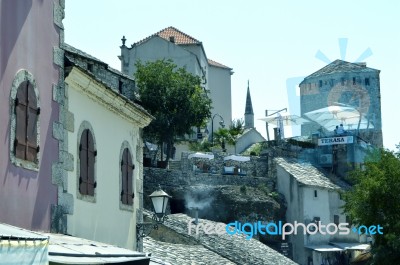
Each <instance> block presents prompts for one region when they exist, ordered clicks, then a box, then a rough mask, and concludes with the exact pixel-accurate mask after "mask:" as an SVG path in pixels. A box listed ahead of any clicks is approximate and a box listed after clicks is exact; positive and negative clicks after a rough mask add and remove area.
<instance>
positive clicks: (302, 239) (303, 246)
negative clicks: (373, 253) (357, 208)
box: [273, 157, 369, 265]
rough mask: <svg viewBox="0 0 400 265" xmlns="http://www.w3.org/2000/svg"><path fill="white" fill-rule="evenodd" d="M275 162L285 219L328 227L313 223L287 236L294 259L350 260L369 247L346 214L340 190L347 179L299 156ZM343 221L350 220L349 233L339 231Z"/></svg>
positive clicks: (318, 261) (345, 186)
mask: <svg viewBox="0 0 400 265" xmlns="http://www.w3.org/2000/svg"><path fill="white" fill-rule="evenodd" d="M273 162H274V164H275V174H276V179H277V190H278V192H279V193H281V194H283V195H284V196H285V199H286V203H287V210H286V222H287V223H290V224H292V225H294V224H295V222H297V223H302V224H304V225H306V226H307V227H308V226H309V225H310V224H312V225H314V224H318V222H321V225H325V226H326V230H324V229H322V230H317V229H315V226H314V227H310V229H308V228H307V229H308V230H306V231H305V229H304V228H302V227H301V226H299V228H298V230H297V234H294V235H289V236H288V237H287V238H286V240H287V242H288V243H289V244H290V247H291V252H292V257H293V260H294V261H295V262H297V263H299V264H307V265H310V264H349V260H350V259H351V258H354V257H355V256H356V255H358V254H360V252H361V251H363V250H365V249H367V248H368V246H369V245H368V244H366V243H367V237H366V236H365V235H361V236H360V235H359V234H358V233H354V232H353V231H352V230H351V224H350V220H349V219H348V217H347V216H346V215H344V214H343V209H342V206H343V205H344V201H343V200H342V198H341V195H340V192H342V191H344V190H347V189H348V188H349V187H350V186H349V185H348V184H347V183H346V182H344V181H343V180H341V179H340V178H338V177H336V176H335V175H333V174H329V173H328V172H327V171H324V170H323V169H321V168H317V167H315V166H313V165H312V164H310V163H309V162H304V161H302V160H300V159H295V158H282V157H276V158H274V160H273ZM340 223H349V225H346V226H343V227H345V228H346V229H348V232H347V234H346V233H343V234H340V233H339V232H342V228H341V227H342V225H340ZM339 225H340V226H339ZM339 229H340V231H339ZM289 230H290V228H288V231H289ZM328 230H329V233H328ZM321 231H322V232H321ZM343 231H344V230H343ZM335 262H339V263H335Z"/></svg>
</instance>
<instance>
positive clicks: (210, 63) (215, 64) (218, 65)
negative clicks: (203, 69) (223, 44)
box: [208, 59, 232, 70]
mask: <svg viewBox="0 0 400 265" xmlns="http://www.w3.org/2000/svg"><path fill="white" fill-rule="evenodd" d="M208 64H209V65H212V66H215V67H220V68H225V69H230V70H232V68H230V67H228V66H226V65H223V64H221V63H219V62H216V61H213V60H211V59H208Z"/></svg>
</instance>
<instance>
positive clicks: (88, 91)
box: [65, 67, 154, 128]
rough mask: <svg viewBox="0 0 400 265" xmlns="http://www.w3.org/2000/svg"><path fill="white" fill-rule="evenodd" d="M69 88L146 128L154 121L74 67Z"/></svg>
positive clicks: (69, 80)
mask: <svg viewBox="0 0 400 265" xmlns="http://www.w3.org/2000/svg"><path fill="white" fill-rule="evenodd" d="M65 82H66V83H67V84H68V87H69V88H73V89H75V90H77V91H79V92H80V93H82V94H84V95H86V96H88V97H89V98H90V99H92V100H94V101H95V102H97V103H99V104H100V105H102V106H103V107H104V108H106V109H109V110H110V111H112V112H113V113H115V114H117V115H118V116H120V117H122V118H124V119H125V120H128V121H129V122H132V123H135V124H137V125H138V126H139V127H140V128H144V127H146V126H147V125H149V123H150V122H151V121H152V120H153V119H154V118H153V117H152V116H151V115H150V114H149V113H147V112H146V111H145V110H144V109H143V108H142V107H139V106H136V104H135V103H133V102H131V101H129V100H128V99H126V98H125V97H123V96H121V95H119V94H118V93H117V92H116V91H114V90H112V89H110V88H107V87H106V86H104V84H102V83H100V82H98V81H97V80H95V79H93V78H92V77H91V76H90V75H88V74H86V73H85V72H84V71H82V70H80V69H79V68H77V67H72V70H71V72H70V73H69V74H68V76H67V77H66V78H65Z"/></svg>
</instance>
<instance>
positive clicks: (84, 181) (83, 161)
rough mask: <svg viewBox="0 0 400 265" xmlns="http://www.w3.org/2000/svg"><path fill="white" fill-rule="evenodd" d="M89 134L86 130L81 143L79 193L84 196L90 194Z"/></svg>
mask: <svg viewBox="0 0 400 265" xmlns="http://www.w3.org/2000/svg"><path fill="white" fill-rule="evenodd" d="M88 132H89V130H84V131H83V133H82V136H81V141H80V143H79V161H80V177H79V192H80V193H81V194H83V195H86V194H88V192H87V189H88V188H87V186H88V157H87V152H88V145H87V144H88Z"/></svg>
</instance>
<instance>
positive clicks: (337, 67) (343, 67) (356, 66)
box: [303, 60, 379, 82]
mask: <svg viewBox="0 0 400 265" xmlns="http://www.w3.org/2000/svg"><path fill="white" fill-rule="evenodd" d="M376 71H379V70H376V69H373V68H369V67H366V64H364V63H349V62H346V61H342V60H335V61H333V62H332V63H330V64H328V65H327V66H325V67H323V68H321V69H320V70H318V71H316V72H315V73H312V74H311V75H309V76H307V77H306V78H305V79H304V80H306V79H308V78H313V77H318V76H324V75H328V74H334V73H340V72H346V73H351V72H356V73H359V72H376ZM303 82H304V81H303Z"/></svg>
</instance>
